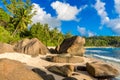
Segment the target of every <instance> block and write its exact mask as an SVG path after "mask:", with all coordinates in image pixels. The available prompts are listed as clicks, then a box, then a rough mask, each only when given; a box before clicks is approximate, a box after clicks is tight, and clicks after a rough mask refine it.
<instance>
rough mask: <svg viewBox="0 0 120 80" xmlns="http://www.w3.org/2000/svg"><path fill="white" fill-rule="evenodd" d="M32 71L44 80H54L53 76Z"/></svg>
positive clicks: (35, 70) (36, 70) (36, 69)
mask: <svg viewBox="0 0 120 80" xmlns="http://www.w3.org/2000/svg"><path fill="white" fill-rule="evenodd" d="M32 71H33V72H35V73H37V74H38V75H40V76H41V77H42V78H43V79H44V80H55V78H54V76H53V75H50V74H47V73H46V72H44V71H42V70H40V69H38V68H34V69H32Z"/></svg>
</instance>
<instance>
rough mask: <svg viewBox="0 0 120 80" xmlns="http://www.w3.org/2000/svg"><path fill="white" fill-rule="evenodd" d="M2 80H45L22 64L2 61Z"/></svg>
mask: <svg viewBox="0 0 120 80" xmlns="http://www.w3.org/2000/svg"><path fill="white" fill-rule="evenodd" d="M0 80H43V79H42V78H41V77H40V76H38V75H37V74H36V73H34V72H33V71H31V70H29V69H27V68H26V67H25V65H23V64H22V63H21V62H18V61H15V60H10V59H0Z"/></svg>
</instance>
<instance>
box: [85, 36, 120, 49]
mask: <svg viewBox="0 0 120 80" xmlns="http://www.w3.org/2000/svg"><path fill="white" fill-rule="evenodd" d="M85 46H99V47H100V46H113V47H120V37H119V36H96V37H88V38H86V44H85Z"/></svg>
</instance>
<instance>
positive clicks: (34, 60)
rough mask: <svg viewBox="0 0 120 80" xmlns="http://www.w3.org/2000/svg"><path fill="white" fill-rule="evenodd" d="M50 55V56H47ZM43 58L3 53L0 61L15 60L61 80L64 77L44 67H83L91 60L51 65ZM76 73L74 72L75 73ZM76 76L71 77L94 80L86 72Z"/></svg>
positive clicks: (51, 63) (85, 58)
mask: <svg viewBox="0 0 120 80" xmlns="http://www.w3.org/2000/svg"><path fill="white" fill-rule="evenodd" d="M48 55H50V54H48ZM45 56H47V55H39V56H37V57H31V56H30V55H25V54H22V53H4V54H0V59H1V58H8V59H12V60H17V61H20V62H22V63H25V64H27V67H28V68H29V69H32V68H35V67H37V68H40V69H41V70H43V71H45V72H47V73H48V74H52V75H54V77H55V79H56V80H62V79H63V78H64V77H62V76H59V75H55V74H53V73H51V72H49V71H47V70H46V69H45V67H46V66H49V65H60V66H62V65H65V64H71V65H85V63H86V62H91V61H92V59H90V58H87V57H83V59H84V62H83V63H75V64H73V63H53V62H48V61H46V60H44V58H45ZM75 73H76V72H75ZM77 74H78V75H73V76H72V77H75V78H77V79H79V80H84V79H85V80H96V79H94V78H93V77H91V76H90V75H89V74H88V73H87V72H82V71H81V72H80V71H79V72H77Z"/></svg>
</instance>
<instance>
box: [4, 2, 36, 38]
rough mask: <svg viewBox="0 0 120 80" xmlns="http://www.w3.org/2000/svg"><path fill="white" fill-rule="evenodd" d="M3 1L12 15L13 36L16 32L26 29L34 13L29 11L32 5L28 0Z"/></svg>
mask: <svg viewBox="0 0 120 80" xmlns="http://www.w3.org/2000/svg"><path fill="white" fill-rule="evenodd" d="M3 3H4V4H5V6H6V8H7V10H8V11H9V14H10V15H11V16H12V23H13V25H14V29H15V30H14V32H13V33H12V35H13V36H15V35H16V34H17V33H19V32H22V31H24V30H25V29H27V27H28V24H30V23H31V22H32V21H31V18H32V16H33V15H34V13H31V10H32V5H31V3H30V0H26V2H24V1H22V0H10V2H7V1H6V0H3Z"/></svg>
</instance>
